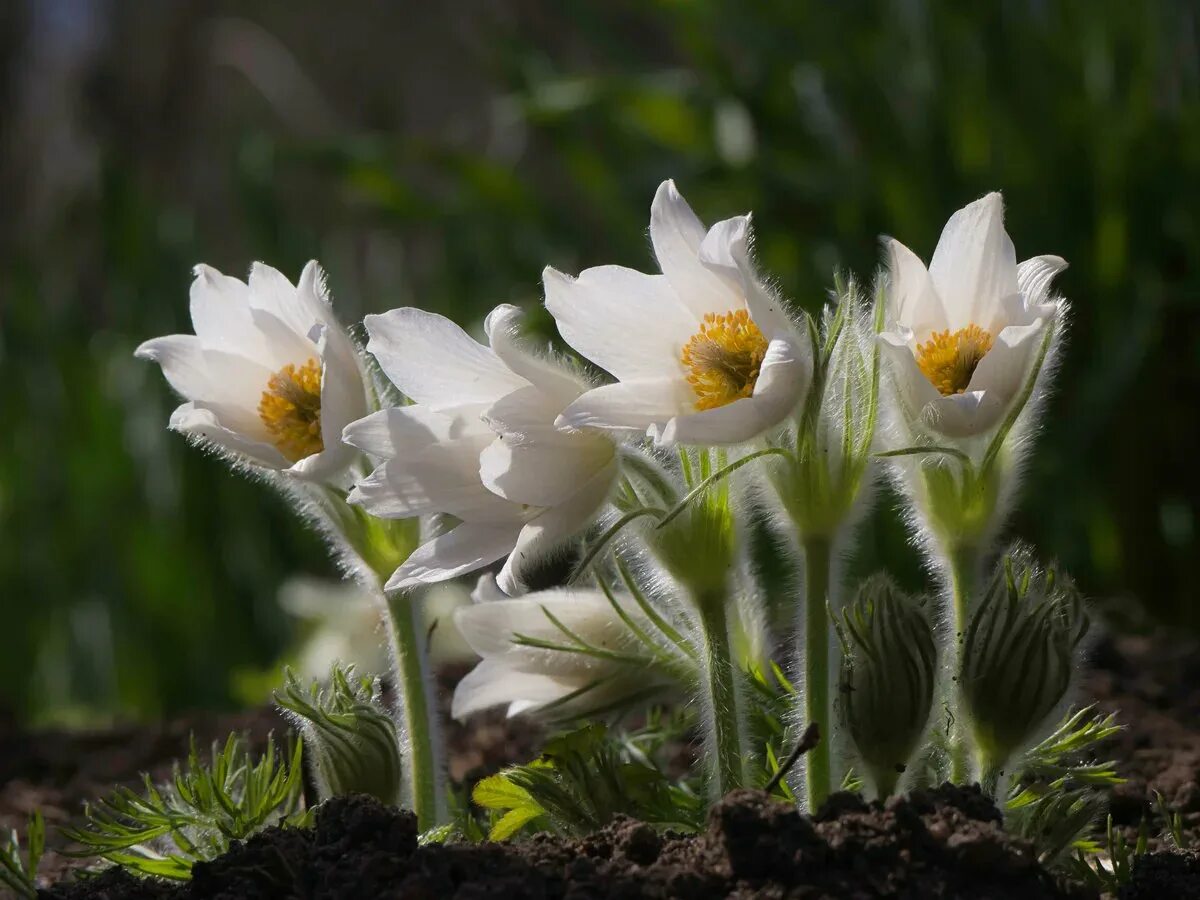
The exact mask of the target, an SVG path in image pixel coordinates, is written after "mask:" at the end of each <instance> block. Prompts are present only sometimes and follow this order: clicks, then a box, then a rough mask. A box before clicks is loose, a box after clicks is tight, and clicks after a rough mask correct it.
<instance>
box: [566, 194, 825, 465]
mask: <svg viewBox="0 0 1200 900" xmlns="http://www.w3.org/2000/svg"><path fill="white" fill-rule="evenodd" d="M650 238H651V241H652V242H653V244H654V253H655V256H657V257H658V263H659V266H660V267H661V268H662V272H663V274H661V275H645V274H643V273H641V272H635V271H633V270H632V269H626V268H622V267H620V266H601V267H598V268H594V269H587V270H585V271H584V272H582V273H580V275H579V277H578V278H571V277H569V276H567V275H563V274H562V273H561V272H557V271H555V270H554V269H546V271H545V273H544V276H543V280H544V282H545V287H546V306H547V308H548V309H549V310H550V312H551V313H552V314H553V315H554V318H555V319H556V320H557V321H558V329H559V331H560V332H561V333H562V336H563V338H564V339H565V340H566V341H567V343H568V344H570V345H571V346H572V347H574V348H575V350H577V351H578V352H579V353H581V354H582V355H583V356H585V357H587V358H588V359H590V360H591V361H592V362H594V363H596V364H597V365H598V366H600V367H601V368H603V369H606V370H607V371H608V372H610V373H611V374H612V375H613V376H614V377H615V378H616V379H617V383H616V384H610V385H605V386H604V387H599V388H596V389H594V390H591V391H588V392H587V393H586V394H584V395H583V396H582V397H580V398H579V399H578V400H576V401H575V402H574V403H572V404H571V405H570V406H568V407H567V409H566V410H565V411H564V412H563V415H562V418H561V419H560V423H561V424H563V425H566V426H571V427H576V428H606V429H629V430H636V431H641V432H646V433H647V434H649V435H650V436H651V437H653V438H654V439H655V441H656V442H657V443H660V444H670V443H676V442H677V443H682V444H703V445H712V444H736V443H741V442H743V441H749V440H751V439H753V438H755V437H757V436H758V435H760V434H761V433H762V432H764V431H765V430H767V429H768V428H771V427H772V426H774V425H776V424H778V423H779V422H780V421H782V420H783V419H784V418H785V417H786V416H787V415H788V414H789V413H790V412H792V410H793V409H794V408H795V407H796V406H797V404H798V403H799V402H800V401H801V400H802V399H803V397H804V394H805V392H806V390H807V389H808V384H809V381H810V379H811V374H812V361H811V352H810V350H809V348H808V343H807V339H806V338H801V337H800V336H798V335H797V334H796V332H795V330H794V329H793V327H792V323H791V320H790V319H789V318H788V316H787V315H786V313H785V312H784V310H783V309H782V307H781V306H780V303H779V301H778V300H777V299H776V298H775V297H774V296H773V295H772V294H771V292H770V291H768V290H767V289H766V288H765V287H764V286H763V285H762V283H761V282H760V281H759V280H758V278H757V277H756V275H755V273H754V270H753V266H752V264H751V262H750V256H749V250H748V244H749V239H750V217H749V216H738V217H737V218H733V219H727V220H726V221H724V222H719V223H717V224H716V225H714V226H713V227H712V228H711V229H709V230H708V231H707V233H706V231H705V228H704V225H703V224H701V222H700V220H699V219H698V218H696V214H695V213H693V212H692V209H691V207H689V206H688V205H687V202H686V201H685V200H684V199H683V197H681V196H680V194H679V192H678V191H677V190H676V189H675V185H674V183H673V182H670V181H667V182H664V183H663V184H662V186H661V187H659V189H658V193H657V194H656V195H655V197H654V204H653V206H652V207H651V210H650Z"/></svg>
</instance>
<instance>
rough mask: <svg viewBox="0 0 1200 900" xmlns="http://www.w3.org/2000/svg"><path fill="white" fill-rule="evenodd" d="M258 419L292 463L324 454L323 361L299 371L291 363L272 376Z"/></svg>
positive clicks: (310, 363) (313, 361)
mask: <svg viewBox="0 0 1200 900" xmlns="http://www.w3.org/2000/svg"><path fill="white" fill-rule="evenodd" d="M258 416H259V418H260V419H262V421H263V424H264V425H266V426H267V431H269V432H270V433H271V437H272V438H273V439H274V443H275V446H276V447H277V448H278V450H279V452H280V453H282V454H283V455H284V456H285V457H286V458H287V459H288V460H289V461H290V462H299V461H300V460H302V459H304V458H305V457H306V456H312V455H313V454H314V453H320V452H321V451H322V450H324V449H325V442H324V441H323V440H322V439H321V361H320V360H319V359H317V358H316V357H315V356H314V357H313V358H312V359H310V360H309V361H308V362H306V363H304V365H302V366H300V367H299V368H297V367H296V366H294V365H292V364H291V363H288V364H287V365H286V366H284V367H283V368H282V369H280V370H279V371H278V372H276V373H275V374H274V375H272V376H271V378H270V380H269V381H268V382H267V389H266V390H265V391H263V393H262V400H260V401H259V403H258Z"/></svg>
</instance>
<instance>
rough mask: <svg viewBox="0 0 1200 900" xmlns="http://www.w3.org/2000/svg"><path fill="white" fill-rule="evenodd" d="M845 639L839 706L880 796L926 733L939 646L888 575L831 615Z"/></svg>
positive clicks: (916, 605) (917, 606)
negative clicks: (838, 616) (838, 612)
mask: <svg viewBox="0 0 1200 900" xmlns="http://www.w3.org/2000/svg"><path fill="white" fill-rule="evenodd" d="M834 622H835V625H836V627H837V632H838V637H839V638H840V640H841V643H842V650H843V654H844V655H843V657H842V678H841V698H842V700H841V711H842V718H843V720H844V721H845V723H846V728H847V730H848V731H849V732H850V736H851V737H852V738H853V740H854V745H855V748H856V749H857V750H858V755H859V757H860V759H861V760H862V763H863V766H864V768H865V769H866V771H867V774H868V775H869V776H870V778H871V780H872V782H873V783H874V786H875V789H876V792H877V794H878V795H879V796H880V797H886V796H887V795H889V794H890V793H892V792H893V790H894V789H895V787H896V783H897V781H898V780H899V777H900V774H901V773H902V772H903V771H904V770H905V768H907V766H908V763H909V760H910V759H911V758H912V755H913V752H914V750H915V749H916V747H917V744H918V743H919V742H920V740H921V738H922V736H923V735H924V734H925V726H926V724H927V723H928V721H929V711H930V707H931V706H932V705H933V692H934V686H935V684H936V681H937V655H938V654H937V644H936V642H935V641H934V637H933V627H932V626H931V625H930V622H929V618H928V616H927V615H926V613H925V609H924V605H923V603H922V602H919V601H917V600H914V599H913V598H911V597H909V596H907V595H906V594H904V593H903V592H901V591H900V590H899V589H898V588H897V587H896V585H895V584H894V583H893V582H892V581H891V579H889V578H888V577H887V576H886V575H876V576H874V577H873V578H870V579H868V580H867V581H866V582H864V583H863V585H862V587H861V588H859V591H858V595H857V596H856V597H855V599H854V601H853V602H852V603H850V604H849V605H847V607H846V608H845V610H843V612H842V614H841V617H840V621H839V620H838V619H836V618H835V620H834Z"/></svg>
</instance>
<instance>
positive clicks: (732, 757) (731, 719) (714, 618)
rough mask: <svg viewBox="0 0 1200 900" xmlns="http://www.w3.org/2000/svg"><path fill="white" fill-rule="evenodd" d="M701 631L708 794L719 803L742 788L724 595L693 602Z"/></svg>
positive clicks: (726, 607) (731, 657)
mask: <svg viewBox="0 0 1200 900" xmlns="http://www.w3.org/2000/svg"><path fill="white" fill-rule="evenodd" d="M696 599H697V602H696V606H697V611H698V612H699V614H700V624H701V627H702V628H703V630H704V674H703V677H704V680H705V683H704V687H705V690H706V692H707V696H706V697H705V698H704V699H705V701H706V702H705V704H704V706H705V709H704V714H705V719H706V721H705V723H704V724H705V729H704V730H705V733H706V737H707V739H708V744H709V746H708V747H707V748H706V749H707V750H708V753H709V759H710V761H711V768H710V777H709V794H710V796H711V798H712V799H713V800H714V801H715V800H719V799H720V798H721V797H724V796H725V795H726V794H727V793H729V792H730V791H731V790H733V789H734V788H739V787H742V786H743V785H744V784H745V762H744V760H745V757H744V754H743V753H742V739H741V720H740V718H739V715H738V695H737V682H736V680H735V678H736V674H737V673H736V670H735V669H734V666H733V653H732V649H731V644H730V640H729V614H728V604H727V603H726V597H725V595H724V592H723V591H722V592H720V593H718V594H715V595H710V596H706V597H698V598H696Z"/></svg>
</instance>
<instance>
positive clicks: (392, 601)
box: [385, 591, 446, 831]
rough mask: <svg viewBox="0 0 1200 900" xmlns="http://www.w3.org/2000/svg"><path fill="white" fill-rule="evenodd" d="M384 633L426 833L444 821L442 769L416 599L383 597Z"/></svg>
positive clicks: (412, 788)
mask: <svg viewBox="0 0 1200 900" xmlns="http://www.w3.org/2000/svg"><path fill="white" fill-rule="evenodd" d="M385 596H386V599H387V611H388V632H389V634H390V636H391V642H392V656H393V664H394V672H395V674H396V689H397V693H398V696H399V709H398V713H399V715H400V717H401V719H402V721H401V725H402V729H401V733H402V735H403V738H402V743H403V749H404V751H405V757H406V758H405V769H406V771H405V775H407V776H408V778H407V782H408V786H409V796H408V797H407V800H408V801H409V803H411V804H412V808H413V811H414V812H415V813H416V814H417V827H418V828H419V829H420V830H421V831H426V830H428V829H430V828H433V827H435V826H437V825H441V824H444V823H445V821H446V805H445V795H446V791H445V772H444V771H443V769H442V759H443V758H444V754H443V753H441V729H440V728H439V726H438V723H437V721H436V720H435V719H434V718H433V716H432V715H431V710H433V709H434V708H435V703H434V697H433V677H432V673H431V672H430V670H429V654H428V653H427V651H426V646H425V639H424V637H425V636H424V635H422V634H420V633H419V631H418V628H417V622H418V620H419V615H418V610H417V604H416V602H415V598H414V597H413V596H412V595H411V594H408V593H406V592H404V591H393V592H391V593H387V594H385Z"/></svg>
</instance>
